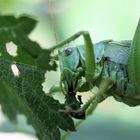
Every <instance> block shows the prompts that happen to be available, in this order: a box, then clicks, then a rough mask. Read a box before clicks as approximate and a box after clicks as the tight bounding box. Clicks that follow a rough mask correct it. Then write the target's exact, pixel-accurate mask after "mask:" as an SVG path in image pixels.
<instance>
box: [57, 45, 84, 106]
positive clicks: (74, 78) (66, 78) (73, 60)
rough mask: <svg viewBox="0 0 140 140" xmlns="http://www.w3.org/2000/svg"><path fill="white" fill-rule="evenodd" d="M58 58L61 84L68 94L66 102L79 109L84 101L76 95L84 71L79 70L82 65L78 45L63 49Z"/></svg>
mask: <svg viewBox="0 0 140 140" xmlns="http://www.w3.org/2000/svg"><path fill="white" fill-rule="evenodd" d="M58 58H59V63H60V71H61V80H60V86H61V89H62V91H63V92H64V94H65V95H66V104H68V105H70V106H71V107H72V108H73V109H78V108H79V107H80V104H82V101H81V100H77V99H76V97H75V95H76V92H77V89H78V87H79V85H80V83H81V75H82V73H83V71H82V70H81V71H80V70H79V69H80V68H79V67H80V65H81V64H80V56H79V51H78V49H77V48H76V47H75V48H65V49H61V50H59V51H58Z"/></svg>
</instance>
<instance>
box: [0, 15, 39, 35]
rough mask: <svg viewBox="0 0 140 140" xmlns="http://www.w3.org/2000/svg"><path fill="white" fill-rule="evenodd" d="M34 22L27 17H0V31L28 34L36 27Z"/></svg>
mask: <svg viewBox="0 0 140 140" xmlns="http://www.w3.org/2000/svg"><path fill="white" fill-rule="evenodd" d="M36 22H37V21H36V20H35V19H33V18H30V17H27V16H21V17H19V18H16V17H14V16H11V15H6V16H3V15H0V30H11V31H16V32H19V31H22V33H24V34H29V33H30V32H31V31H32V30H33V29H34V27H35V25H36Z"/></svg>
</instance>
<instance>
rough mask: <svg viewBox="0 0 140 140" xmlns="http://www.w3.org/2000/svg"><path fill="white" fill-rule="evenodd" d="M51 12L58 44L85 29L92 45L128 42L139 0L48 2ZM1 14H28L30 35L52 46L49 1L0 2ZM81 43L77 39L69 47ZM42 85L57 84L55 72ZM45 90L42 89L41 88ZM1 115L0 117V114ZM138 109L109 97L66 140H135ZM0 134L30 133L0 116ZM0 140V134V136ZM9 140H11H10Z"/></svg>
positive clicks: (139, 122) (139, 12) (139, 120)
mask: <svg viewBox="0 0 140 140" xmlns="http://www.w3.org/2000/svg"><path fill="white" fill-rule="evenodd" d="M52 2H53V5H52V6H53V8H52V12H53V15H54V19H55V27H56V34H57V38H58V41H62V40H64V39H66V38H67V37H69V36H71V35H72V34H74V33H76V32H78V31H81V30H87V31H89V32H90V34H91V37H92V40H93V42H94V43H95V42H98V41H100V40H104V39H114V40H123V39H132V38H133V35H134V32H135V29H136V26H137V23H138V20H139V16H140V0H123V1H122V0H102V1H101V0H52ZM0 13H1V14H14V15H17V16H18V15H20V14H29V15H32V16H33V17H34V18H36V19H37V20H38V21H39V22H38V25H37V27H36V29H35V30H34V31H33V33H32V34H31V35H30V37H31V38H32V39H33V40H36V41H38V42H39V43H40V45H41V46H42V47H44V48H49V47H50V46H52V45H55V39H54V34H53V30H52V22H51V18H50V14H49V0H0ZM79 43H80V44H82V43H83V41H82V39H81V38H80V39H77V40H75V41H74V42H72V43H71V44H69V45H77V44H79ZM47 76H48V79H49V80H47V82H46V83H44V86H46V85H47V86H48V85H49V86H50V85H52V84H58V81H59V76H58V73H51V74H50V73H49V74H48V75H47ZM44 89H45V90H47V88H46V87H44ZM1 116H2V115H1ZM139 116H140V107H139V106H138V107H133V108H132V107H128V106H127V105H125V104H122V103H119V102H116V101H115V100H114V99H113V98H109V99H107V100H106V101H104V102H103V103H101V104H100V105H99V106H98V108H97V110H96V111H95V112H94V114H93V115H92V116H90V117H88V118H87V120H86V121H85V122H84V123H82V125H81V126H80V127H79V128H78V131H77V132H74V133H72V134H71V135H69V136H68V138H67V140H73V139H74V140H85V139H87V140H118V139H119V140H139V139H140V133H139V129H140V117H139ZM0 118H1V120H0V130H1V131H15V130H16V131H25V132H27V131H28V132H29V133H34V131H33V129H32V128H31V127H28V126H26V124H25V118H24V117H23V116H20V117H19V118H20V120H22V122H21V123H20V124H19V125H14V126H13V125H11V124H10V123H9V122H8V121H7V120H6V119H5V118H4V119H2V117H0ZM0 139H2V138H1V135H0ZM5 140H6V139H5ZM12 140H15V139H14V137H13V138H12ZM24 140H25V139H24Z"/></svg>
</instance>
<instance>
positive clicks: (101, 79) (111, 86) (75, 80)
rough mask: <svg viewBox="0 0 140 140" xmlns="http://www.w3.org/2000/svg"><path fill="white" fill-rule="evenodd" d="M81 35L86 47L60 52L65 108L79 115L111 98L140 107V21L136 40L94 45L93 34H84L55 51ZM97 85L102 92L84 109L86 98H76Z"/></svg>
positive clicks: (82, 32) (64, 43)
mask: <svg viewBox="0 0 140 140" xmlns="http://www.w3.org/2000/svg"><path fill="white" fill-rule="evenodd" d="M79 36H83V39H84V45H83V46H77V47H74V48H64V49H63V48H62V49H59V51H58V59H59V62H60V70H61V79H60V88H61V90H62V92H63V93H64V94H65V97H66V102H65V105H66V106H70V107H71V108H72V110H71V111H70V113H74V114H75V111H77V112H79V109H80V110H82V112H85V111H86V110H87V109H88V108H89V106H91V105H92V106H94V107H93V108H95V107H96V105H97V104H98V103H99V102H101V101H103V100H104V99H106V98H107V97H109V96H113V97H114V98H115V99H116V100H117V101H120V102H123V103H125V104H127V105H129V106H136V105H140V62H139V61H140V20H139V23H138V26H137V29H136V32H135V35H134V38H133V40H132V41H129V40H125V41H120V42H118V41H117V42H114V41H112V40H105V41H101V42H99V43H96V44H94V45H93V43H92V40H91V38H90V35H89V33H88V32H87V31H81V32H78V33H76V34H74V35H73V36H71V37H70V38H68V39H66V40H65V41H63V42H61V43H59V44H57V45H56V46H54V47H53V48H51V50H55V49H58V48H61V47H62V46H64V45H66V44H68V43H70V42H71V41H73V40H75V39H77V38H78V37H79ZM94 86H97V87H98V88H99V91H98V92H97V93H95V94H94V96H93V97H92V98H91V99H90V100H89V101H88V102H87V103H86V104H85V105H84V106H83V107H82V109H81V104H82V99H81V97H79V98H78V99H76V93H77V92H78V91H79V92H84V91H89V90H90V91H92V89H93V87H94ZM65 111H66V112H67V111H68V110H67V109H66V110H65ZM90 112H91V111H90ZM79 114H80V116H79ZM89 114H90V113H89ZM77 115H78V116H77ZM74 116H75V115H74ZM76 117H78V118H82V117H83V113H82V114H81V111H80V112H79V113H76Z"/></svg>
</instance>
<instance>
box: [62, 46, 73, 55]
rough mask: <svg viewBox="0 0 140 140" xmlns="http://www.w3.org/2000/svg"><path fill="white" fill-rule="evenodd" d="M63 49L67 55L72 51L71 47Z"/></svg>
mask: <svg viewBox="0 0 140 140" xmlns="http://www.w3.org/2000/svg"><path fill="white" fill-rule="evenodd" d="M63 51H64V53H65V55H66V56H68V55H70V54H71V53H72V48H65V49H64V50H63Z"/></svg>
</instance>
